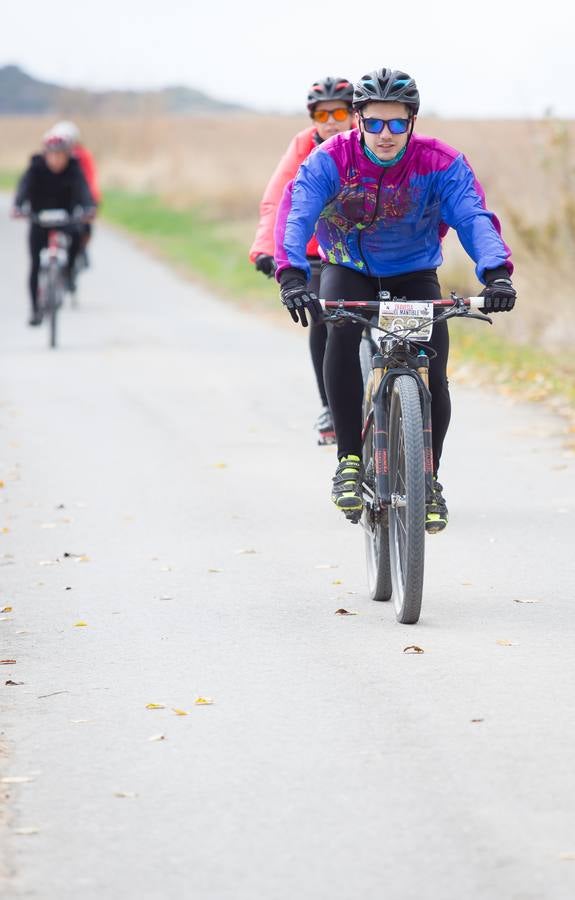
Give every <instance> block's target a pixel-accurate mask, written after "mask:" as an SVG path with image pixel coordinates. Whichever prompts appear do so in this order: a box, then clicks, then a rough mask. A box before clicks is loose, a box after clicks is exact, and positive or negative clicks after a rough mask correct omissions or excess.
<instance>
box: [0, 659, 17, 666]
mask: <svg viewBox="0 0 575 900" xmlns="http://www.w3.org/2000/svg"><path fill="white" fill-rule="evenodd" d="M15 665H16V660H15V659H0V666H15Z"/></svg>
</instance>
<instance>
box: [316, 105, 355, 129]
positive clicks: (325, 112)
mask: <svg viewBox="0 0 575 900" xmlns="http://www.w3.org/2000/svg"><path fill="white" fill-rule="evenodd" d="M330 116H333V118H334V119H335V121H336V122H345V120H346V119H347V118H349V116H350V111H349V109H348V108H347V106H338V107H337V109H316V110H315V111H314V112H313V113H312V116H311V117H312V119H313V120H314V122H321V124H322V125H324V124H325V123H326V122H327V120H328V119H329V117H330Z"/></svg>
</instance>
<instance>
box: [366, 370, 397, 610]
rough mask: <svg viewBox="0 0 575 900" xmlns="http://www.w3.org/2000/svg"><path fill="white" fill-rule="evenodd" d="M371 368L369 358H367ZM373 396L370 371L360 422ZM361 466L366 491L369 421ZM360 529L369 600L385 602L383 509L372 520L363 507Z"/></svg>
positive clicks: (371, 477) (371, 481) (371, 479)
mask: <svg viewBox="0 0 575 900" xmlns="http://www.w3.org/2000/svg"><path fill="white" fill-rule="evenodd" d="M370 365H371V358H370ZM372 394H373V372H372V371H370V373H369V376H368V379H367V384H366V388H365V394H364V401H363V420H364V422H365V420H366V419H367V416H368V415H369V412H370V410H371V404H372ZM363 467H364V471H365V473H366V474H365V476H364V477H366V480H368V486H369V487H370V488H372V489H373V488H374V487H375V470H374V463H373V422H372V424H371V425H370V428H369V430H368V432H367V433H366V435H365V441H364V444H363ZM363 527H364V538H365V558H366V565H367V586H368V590H369V596H370V598H371V599H372V600H389V599H390V598H391V593H392V584H391V564H390V560H389V528H388V522H387V510H383V511H381V512H380V513H379V514H378V516H377V518H374V516H373V514H372V513H371V511H370V510H368V509H367V508H365V507H364V512H363Z"/></svg>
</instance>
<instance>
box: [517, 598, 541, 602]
mask: <svg viewBox="0 0 575 900" xmlns="http://www.w3.org/2000/svg"><path fill="white" fill-rule="evenodd" d="M513 602H514V603H542V602H543V601H542V600H541V599H540V598H537V597H514V598H513Z"/></svg>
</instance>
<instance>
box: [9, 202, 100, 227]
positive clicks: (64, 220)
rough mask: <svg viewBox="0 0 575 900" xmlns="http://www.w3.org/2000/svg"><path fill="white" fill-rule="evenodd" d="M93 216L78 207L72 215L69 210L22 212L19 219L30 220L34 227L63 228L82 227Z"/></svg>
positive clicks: (88, 211)
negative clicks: (70, 226)
mask: <svg viewBox="0 0 575 900" xmlns="http://www.w3.org/2000/svg"><path fill="white" fill-rule="evenodd" d="M92 216H93V214H92V212H91V211H90V210H87V209H83V208H82V209H81V208H80V207H78V209H77V210H75V211H74V212H72V213H69V212H68V210H67V209H42V210H40V212H37V213H34V212H21V213H19V215H18V218H19V219H29V220H30V222H32V223H33V224H34V225H40V226H41V227H42V228H63V227H64V226H65V225H81V224H83V223H85V222H89V221H90V219H91V218H92Z"/></svg>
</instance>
